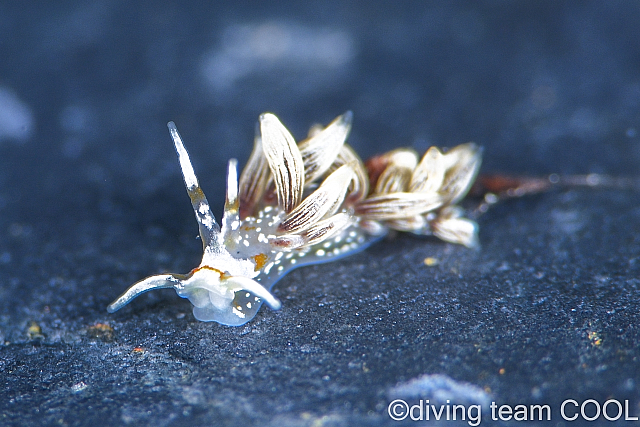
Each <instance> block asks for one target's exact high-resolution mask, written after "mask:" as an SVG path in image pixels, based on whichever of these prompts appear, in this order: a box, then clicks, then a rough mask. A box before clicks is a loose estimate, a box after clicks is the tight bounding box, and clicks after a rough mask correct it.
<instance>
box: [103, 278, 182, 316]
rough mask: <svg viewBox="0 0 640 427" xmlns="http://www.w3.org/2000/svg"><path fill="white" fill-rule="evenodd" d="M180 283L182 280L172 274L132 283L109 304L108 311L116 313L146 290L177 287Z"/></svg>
mask: <svg viewBox="0 0 640 427" xmlns="http://www.w3.org/2000/svg"><path fill="white" fill-rule="evenodd" d="M179 284H180V280H179V279H177V278H176V277H175V276H174V275H172V274H162V275H158V276H151V277H147V278H146V279H144V280H141V281H139V282H138V283H135V284H133V285H131V286H130V287H129V289H127V290H126V291H125V293H123V294H122V295H120V296H119V297H118V298H117V299H116V300H115V301H113V302H112V303H111V304H109V306H108V307H107V311H108V312H109V313H114V312H116V311H118V310H120V309H121V308H122V307H124V306H125V305H127V304H129V303H130V302H131V301H132V300H133V299H134V298H136V297H138V296H140V295H142V294H144V293H145V292H149V291H153V290H155V289H167V288H175V286H176V285H179Z"/></svg>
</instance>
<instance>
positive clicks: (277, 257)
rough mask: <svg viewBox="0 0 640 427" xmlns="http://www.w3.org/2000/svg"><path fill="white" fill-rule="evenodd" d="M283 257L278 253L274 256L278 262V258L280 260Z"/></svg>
mask: <svg viewBox="0 0 640 427" xmlns="http://www.w3.org/2000/svg"><path fill="white" fill-rule="evenodd" d="M283 255H284V253H282V252H278V254H277V255H276V261H278V260H279V259H280V258H282V256H283Z"/></svg>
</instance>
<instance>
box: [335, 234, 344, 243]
mask: <svg viewBox="0 0 640 427" xmlns="http://www.w3.org/2000/svg"><path fill="white" fill-rule="evenodd" d="M333 241H334V242H336V243H340V242H341V241H342V236H336V238H335V239H333Z"/></svg>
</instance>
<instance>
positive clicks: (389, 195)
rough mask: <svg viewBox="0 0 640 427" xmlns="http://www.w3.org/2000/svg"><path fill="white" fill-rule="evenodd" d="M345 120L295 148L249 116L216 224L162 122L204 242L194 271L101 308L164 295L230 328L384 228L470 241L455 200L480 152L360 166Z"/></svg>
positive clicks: (400, 155) (457, 150)
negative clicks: (276, 291)
mask: <svg viewBox="0 0 640 427" xmlns="http://www.w3.org/2000/svg"><path fill="white" fill-rule="evenodd" d="M351 121H352V114H351V112H347V113H345V114H343V115H341V116H339V117H337V118H336V119H335V120H334V121H333V122H331V123H330V124H329V125H328V126H327V127H325V128H320V129H319V128H317V127H314V128H312V130H311V132H310V134H309V137H308V138H307V139H305V140H303V141H300V142H299V143H296V142H295V140H294V138H293V136H292V135H291V133H289V131H288V130H287V129H286V128H285V127H284V125H283V124H282V123H281V122H280V120H279V119H278V118H277V117H276V116H275V115H273V114H270V113H265V114H262V115H261V116H260V131H259V132H258V135H256V137H255V141H254V147H253V151H252V153H251V156H250V157H249V161H248V162H247V165H246V166H245V168H244V170H243V171H242V173H241V175H240V177H239V178H238V174H237V162H236V160H235V159H231V160H230V161H229V167H228V173H227V191H226V201H225V205H224V215H223V217H222V221H221V224H220V225H219V224H218V223H217V222H216V219H215V217H214V215H213V213H212V212H211V208H210V207H209V203H208V201H207V198H206V197H205V195H204V192H203V191H202V189H201V188H200V185H199V183H198V179H197V178H196V174H195V172H194V170H193V166H192V164H191V161H190V159H189V155H188V153H187V151H186V149H185V148H184V145H183V143H182V139H181V137H180V135H179V133H178V130H177V129H176V127H175V125H174V123H173V122H170V123H169V124H168V126H169V131H170V133H171V137H172V139H173V142H174V145H175V148H176V152H177V153H178V160H179V163H180V168H181V170H182V175H183V177H184V183H185V186H186V188H187V193H188V194H189V198H190V199H191V204H192V206H193V210H194V213H195V216H196V220H197V221H198V226H199V229H200V237H201V238H202V244H203V252H204V253H203V256H202V262H201V263H200V265H199V266H198V267H197V268H195V269H193V270H192V271H191V272H190V273H188V274H186V275H183V274H175V273H167V274H161V275H156V276H151V277H148V278H146V279H144V280H142V281H140V282H138V283H135V284H134V285H132V286H131V287H130V288H129V289H128V290H127V291H126V292H125V293H124V294H123V295H122V296H120V297H119V298H118V299H116V300H115V301H114V302H113V303H111V304H110V305H109V307H108V308H107V310H108V311H109V312H110V313H113V312H115V311H117V310H119V309H120V308H122V307H123V306H124V305H126V304H128V303H129V302H130V301H131V300H133V299H134V298H135V297H136V296H138V295H140V294H142V293H144V292H147V291H150V290H153V289H161V288H173V289H175V291H176V292H177V293H178V295H179V296H181V297H183V298H188V299H189V301H190V302H191V303H192V304H193V306H194V307H193V314H194V316H195V317H196V318H197V319H198V320H202V321H216V322H218V323H222V324H225V325H233V326H238V325H242V324H244V323H246V322H248V321H250V320H251V319H252V318H253V317H254V316H255V315H256V313H257V312H258V310H259V309H260V306H261V305H262V303H263V302H266V303H267V305H269V306H270V307H271V308H272V309H278V308H280V305H281V304H280V301H278V300H277V299H276V298H275V297H274V296H273V295H272V294H271V292H270V290H271V288H272V287H273V285H274V284H275V283H276V282H277V281H278V280H279V279H280V278H281V277H282V276H284V275H285V274H286V273H287V272H289V271H291V270H292V269H293V268H297V267H300V266H303V265H307V264H312V263H320V262H327V261H332V260H335V259H337V258H339V257H342V256H346V255H349V254H352V253H354V252H357V251H359V250H362V249H364V248H365V247H366V246H368V245H369V244H371V243H372V242H374V241H376V240H377V239H379V238H380V237H382V236H384V235H385V234H386V233H387V231H388V230H390V229H395V230H400V231H408V232H412V233H415V234H432V235H435V236H437V237H439V238H441V239H443V240H445V241H448V242H452V243H459V244H463V245H465V246H468V247H473V246H476V245H477V234H478V227H477V225H476V223H475V222H473V221H471V220H469V219H467V218H464V217H463V210H462V209H461V208H460V207H459V206H457V205H456V203H458V202H459V201H460V200H461V199H462V198H463V197H464V196H465V195H466V193H467V192H468V190H469V188H470V187H471V185H472V183H473V181H474V179H475V177H476V175H477V173H478V169H479V168H480V163H481V157H482V156H481V149H480V148H479V147H478V146H477V145H475V144H473V143H467V144H462V145H459V146H457V147H454V148H453V149H451V150H448V151H446V152H443V151H442V150H440V149H439V148H437V147H431V148H429V150H427V152H426V153H425V154H424V156H423V157H422V158H420V157H419V156H418V154H417V153H416V152H415V151H414V150H412V149H397V150H393V151H391V152H388V153H386V154H383V155H380V156H377V157H374V158H373V159H371V160H369V161H367V162H366V164H365V163H363V162H362V160H360V158H359V157H358V155H357V154H356V153H355V152H354V151H353V149H351V147H349V146H348V145H347V144H345V141H346V139H347V136H348V134H349V131H350V129H351Z"/></svg>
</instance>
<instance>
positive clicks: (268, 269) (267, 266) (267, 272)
mask: <svg viewBox="0 0 640 427" xmlns="http://www.w3.org/2000/svg"><path fill="white" fill-rule="evenodd" d="M272 267H273V263H272V262H270V263H269V264H267V265H265V266H264V272H265V273H266V274H269V271H271V268H272Z"/></svg>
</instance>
